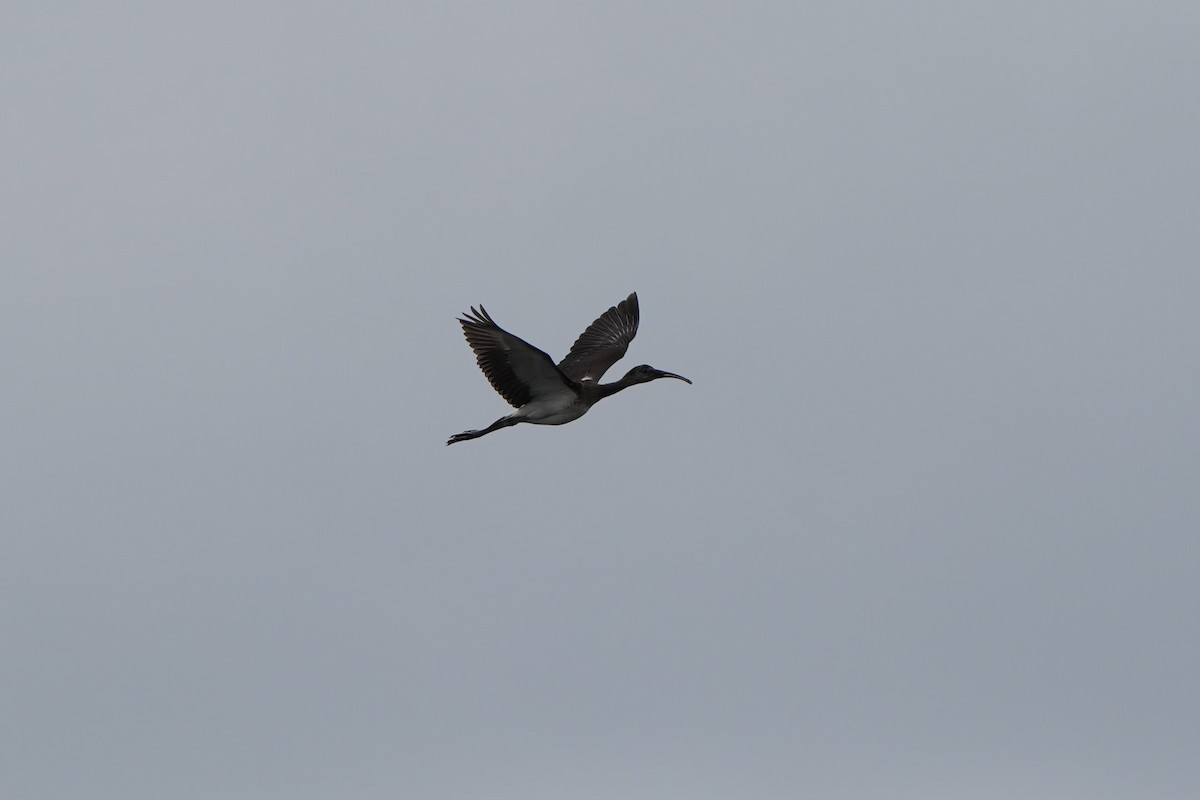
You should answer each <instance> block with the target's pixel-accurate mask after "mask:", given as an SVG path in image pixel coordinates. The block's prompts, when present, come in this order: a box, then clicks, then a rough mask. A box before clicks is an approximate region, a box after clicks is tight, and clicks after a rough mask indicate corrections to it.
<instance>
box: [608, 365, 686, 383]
mask: <svg viewBox="0 0 1200 800" xmlns="http://www.w3.org/2000/svg"><path fill="white" fill-rule="evenodd" d="M659 378H675V379H677V380H681V381H683V382H684V383H691V381H689V380H688V379H687V378H685V377H683V376H682V375H676V374H675V373H674V372H664V371H662V370H661V369H655V368H654V367H652V366H650V365H649V364H639V365H638V366H636V367H634V368H633V369H631V370H629V372H626V373H625V377H624V378H622V379H621V383H624V384H634V383H649V382H650V381H656V380H658V379H659Z"/></svg>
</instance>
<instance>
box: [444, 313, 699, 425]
mask: <svg viewBox="0 0 1200 800" xmlns="http://www.w3.org/2000/svg"><path fill="white" fill-rule="evenodd" d="M458 321H459V323H460V324H461V325H462V328H463V335H464V336H466V338H467V343H468V344H469V345H471V349H472V350H474V351H475V360H476V361H477V362H478V364H479V368H480V369H481V370H482V371H483V374H484V375H485V376H486V377H487V379H488V382H489V383H491V384H492V388H493V389H495V390H496V391H497V392H498V393H499V394H500V396H501V397H503V398H504V399H505V400H507V401H508V402H509V404H510V405H512V406H513V407H514V408H516V409H517V410H516V411H514V412H513V413H511V414H509V415H508V416H506V417H501V418H500V419H498V420H496V421H495V422H493V423H492V424H491V425H489V426H488V427H486V428H484V429H483V430H477V431H463V432H462V433H459V434H456V435H454V436H451V437H450V440H449V441H447V442H446V444H454V443H455V442H463V441H466V440H468V439H476V438H478V437H480V436H484V435H486V434H489V433H491V432H492V431H496V430H499V429H500V428H507V427H509V426H510V425H517V424H519V423H521V422H529V423H532V424H534V425H563V424H565V423H568V422H571V421H573V420H577V419H579V418H580V417H582V416H583V415H584V414H586V413H587V412H588V409H590V408H591V407H592V406H593V405H595V404H596V403H597V402H599V401H600V400H602V399H604V398H605V397H608V396H609V395H613V394H616V393H617V392H619V391H621V390H622V389H625V388H628V387H630V386H633V385H634V384H637V383H647V382H648V381H652V380H656V379H657V378H677V379H678V380H681V381H686V382H687V383H691V381H689V380H688V379H687V378H685V377H683V376H682V375H676V374H674V373H671V372H663V371H662V370H659V369H655V368H654V367H651V366H649V365H647V364H642V365H640V366H637V367H634V368H633V369H631V370H629V372H627V373H626V374H625V376H624V377H623V378H621V380H619V381H616V382H614V383H600V382H599V381H600V378H601V376H603V375H604V373H605V372H606V371H607V370H608V368H609V367H611V366H612V365H613V364H615V363H616V362H617V361H619V360H620V358H621V357H622V356H624V355H625V351H626V350H627V349H628V348H629V343H630V342H631V341H632V340H633V337H634V336H636V335H637V328H638V321H639V310H638V299H637V293H636V292H634V293H633V294H631V295H629V297H627V298H626V299H625V300H622V301H621V302H620V303H618V304H617V305H615V306H613V307H612V308H610V309H609V310H608V311H606V312H604V313H603V314H601V315H600V317H599V318H598V319H597V320H596V321H595V322H593V323H592V324H591V325H589V326H588V328H587V330H585V331H584V332H583V333H582V334H580V336H579V338H578V339H576V340H575V344H574V345H572V347H571V352H570V353H568V354H567V357H566V358H564V359H563V360H562V361H561V362H559V363H558V364H555V363H554V360H553V359H551V358H550V356H548V355H547V354H546V353H544V352H543V351H541V350H539V349H538V348H536V347H534V346H533V345H531V344H529V343H528V342H526V341H525V340H523V339H520V338H518V337H516V336H513V335H512V334H511V333H509V332H508V331H506V330H504V329H503V328H501V327H500V326H499V325H497V324H496V323H495V321H494V320H493V319H492V318H491V316H489V315H488V313H487V310H486V309H484V307H483V306H480V307H479V310H478V311H476V310H475V308H474V307H473V306H472V308H471V310H470V312H468V313H467V314H464V315H463V316H462V317H461V318H460V319H459V320H458Z"/></svg>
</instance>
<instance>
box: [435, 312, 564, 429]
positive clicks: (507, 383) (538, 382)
mask: <svg viewBox="0 0 1200 800" xmlns="http://www.w3.org/2000/svg"><path fill="white" fill-rule="evenodd" d="M458 321H459V324H461V325H462V329H463V335H464V336H465V337H466V339H467V344H469V345H471V349H472V350H473V351H475V361H476V363H478V364H479V369H480V370H482V372H483V374H484V376H485V377H487V379H488V383H490V384H491V385H492V388H493V389H495V390H496V391H497V392H498V393H499V394H500V396H501V397H503V398H504V399H505V400H507V401H508V403H509V405H511V406H512V407H513V408H520V407H521V406H523V405H525V404H526V403H528V402H529V401H530V400H532V399H533V398H534V397H540V396H543V395H548V394H553V393H554V392H560V391H562V390H563V389H565V388H568V387H570V386H571V385H572V383H571V381H570V380H569V379H568V378H567V376H565V375H564V374H563V373H562V372H560V371H559V369H558V367H556V366H554V359H552V358H550V356H549V355H547V354H546V353H545V352H543V351H541V350H539V349H537V348H536V347H534V346H533V345H531V344H530V343H529V342H527V341H525V340H524V339H521V338H519V337H517V336H513V335H512V334H511V333H509V332H508V331H506V330H504V329H503V328H501V327H500V326H499V325H497V324H496V322H495V321H494V320H493V319H492V318H491V315H489V314H488V312H487V309H485V308H484V307H483V306H480V307H479V310H478V311H476V310H475V307H474V306H472V307H471V310H470V312H468V313H465V314H463V315H462V317H460V318H459V320H458Z"/></svg>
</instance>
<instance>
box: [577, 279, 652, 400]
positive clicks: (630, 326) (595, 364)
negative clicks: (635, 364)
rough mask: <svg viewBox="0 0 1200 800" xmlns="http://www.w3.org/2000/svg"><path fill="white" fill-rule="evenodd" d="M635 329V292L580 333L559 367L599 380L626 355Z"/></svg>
mask: <svg viewBox="0 0 1200 800" xmlns="http://www.w3.org/2000/svg"><path fill="white" fill-rule="evenodd" d="M637 329H638V299H637V292H634V293H633V294H631V295H629V297H627V298H625V299H624V300H622V301H621V302H620V303H618V304H617V305H615V306H613V307H612V308H610V309H609V310H608V311H605V312H604V313H603V314H601V315H600V316H599V318H597V320H596V321H595V322H593V323H592V324H591V325H589V326H588V328H587V330H586V331H584V332H583V333H581V334H579V338H578V339H576V340H575V344H573V345H571V352H570V353H567V357H566V358H564V359H563V360H562V361H561V362H559V365H558V368H559V369H560V370H562V371H563V373H564V374H565V375H566V376H567V377H568V378H570V379H571V380H574V381H599V380H600V377H601V376H602V375H604V373H605V372H607V371H608V368H609V367H611V366H612V365H613V364H615V363H617V362H618V361H620V360H621V357H622V356H624V355H625V351H626V350H628V349H629V343H630V342H631V341H633V337H634V336H637Z"/></svg>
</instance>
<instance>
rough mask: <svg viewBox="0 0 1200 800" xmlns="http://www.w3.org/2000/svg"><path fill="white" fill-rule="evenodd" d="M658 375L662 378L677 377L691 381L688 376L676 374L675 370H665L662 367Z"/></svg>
mask: <svg viewBox="0 0 1200 800" xmlns="http://www.w3.org/2000/svg"><path fill="white" fill-rule="evenodd" d="M658 377H660V378H677V379H679V380H681V381H683V382H684V383H691V381H689V380H688V379H687V378H685V377H683V376H682V375H676V374H675V373H674V372H663V371H662V370H661V369H660V370H659V371H658Z"/></svg>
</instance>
